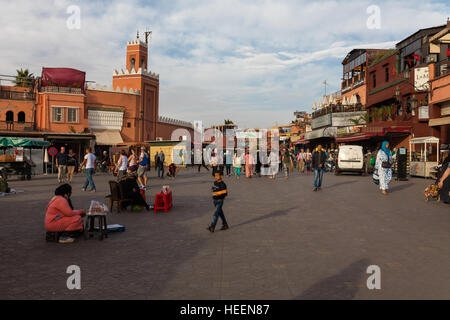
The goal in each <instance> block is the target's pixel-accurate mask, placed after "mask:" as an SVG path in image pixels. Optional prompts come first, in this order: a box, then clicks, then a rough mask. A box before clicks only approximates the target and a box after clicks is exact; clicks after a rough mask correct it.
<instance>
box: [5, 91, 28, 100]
mask: <svg viewBox="0 0 450 320" xmlns="http://www.w3.org/2000/svg"><path fill="white" fill-rule="evenodd" d="M0 99H7V100H34V99H35V94H34V93H33V92H28V91H13V90H4V89H3V90H0Z"/></svg>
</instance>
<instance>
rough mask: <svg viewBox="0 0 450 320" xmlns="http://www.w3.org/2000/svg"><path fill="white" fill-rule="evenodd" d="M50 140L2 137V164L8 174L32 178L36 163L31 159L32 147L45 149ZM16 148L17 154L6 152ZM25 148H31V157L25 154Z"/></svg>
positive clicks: (0, 142)
mask: <svg viewBox="0 0 450 320" xmlns="http://www.w3.org/2000/svg"><path fill="white" fill-rule="evenodd" d="M49 145H50V143H49V142H48V141H40V140H32V139H22V138H0V149H1V150H3V154H2V155H0V166H2V167H4V168H5V169H6V172H7V174H8V175H19V176H21V178H22V180H25V179H27V180H30V179H31V176H32V172H31V168H33V167H35V166H36V165H35V164H34V163H33V161H32V160H31V149H43V148H45V147H48V146H49ZM11 149H14V151H16V152H15V154H6V150H11ZM24 149H29V150H30V159H27V157H26V156H25V151H24Z"/></svg>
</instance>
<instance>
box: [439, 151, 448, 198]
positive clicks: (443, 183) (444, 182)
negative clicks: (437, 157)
mask: <svg viewBox="0 0 450 320" xmlns="http://www.w3.org/2000/svg"><path fill="white" fill-rule="evenodd" d="M438 185H439V188H440V189H441V190H440V199H441V201H442V202H444V203H450V155H447V157H446V158H445V159H444V161H443V162H442V167H441V177H440V178H439V181H438Z"/></svg>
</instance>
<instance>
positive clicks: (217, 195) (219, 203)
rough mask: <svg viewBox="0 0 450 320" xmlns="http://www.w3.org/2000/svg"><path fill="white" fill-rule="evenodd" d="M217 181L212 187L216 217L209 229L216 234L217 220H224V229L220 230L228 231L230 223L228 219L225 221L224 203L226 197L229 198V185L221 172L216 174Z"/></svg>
mask: <svg viewBox="0 0 450 320" xmlns="http://www.w3.org/2000/svg"><path fill="white" fill-rule="evenodd" d="M214 178H215V180H216V181H214V185H213V187H212V196H213V200H214V207H215V208H216V209H215V210H214V216H213V220H212V222H211V225H210V226H209V227H208V228H207V230H209V232H211V233H212V232H214V230H215V228H216V224H217V220H218V219H219V217H220V219H222V228H221V229H220V230H227V229H228V223H227V219H225V215H224V214H223V210H222V207H223V201H224V199H225V197H226V196H227V185H226V184H225V182H223V180H222V175H221V174H220V172H216V174H215V176H214Z"/></svg>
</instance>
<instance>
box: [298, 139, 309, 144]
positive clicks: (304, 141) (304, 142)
mask: <svg viewBox="0 0 450 320" xmlns="http://www.w3.org/2000/svg"><path fill="white" fill-rule="evenodd" d="M308 143H309V140H306V139H301V140H297V141H295V142H294V144H308Z"/></svg>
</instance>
